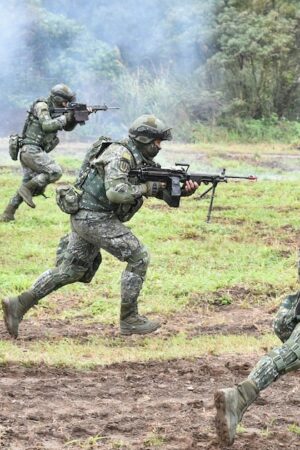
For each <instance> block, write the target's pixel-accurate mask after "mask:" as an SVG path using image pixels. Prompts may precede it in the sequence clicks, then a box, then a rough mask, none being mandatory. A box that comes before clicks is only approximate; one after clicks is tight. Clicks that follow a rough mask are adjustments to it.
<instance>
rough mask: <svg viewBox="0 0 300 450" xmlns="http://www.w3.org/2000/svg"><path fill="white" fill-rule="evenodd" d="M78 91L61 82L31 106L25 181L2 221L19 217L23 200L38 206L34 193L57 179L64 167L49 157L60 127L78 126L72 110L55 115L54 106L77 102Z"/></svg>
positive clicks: (22, 156)
mask: <svg viewBox="0 0 300 450" xmlns="http://www.w3.org/2000/svg"><path fill="white" fill-rule="evenodd" d="M74 99H75V94H74V93H73V92H72V91H71V89H70V88H69V87H68V86H66V85H65V84H57V85H56V86H54V87H53V88H52V89H51V92H50V96H49V97H48V98H39V99H37V100H36V101H35V102H34V103H33V104H32V106H31V108H30V111H29V112H28V116H27V119H26V122H25V125H24V129H23V133H22V146H21V149H20V162H21V165H22V168H23V181H22V184H21V186H20V188H19V190H18V191H17V193H16V194H15V195H14V196H13V197H12V198H11V200H10V201H9V203H8V205H7V207H6V208H5V210H4V212H3V214H2V215H1V216H0V221H2V222H9V221H12V220H14V219H15V212H16V210H17V209H18V207H19V206H20V205H21V203H22V202H23V201H25V202H26V203H27V204H28V205H29V206H30V207H31V208H35V204H34V202H33V200H32V197H33V196H36V195H41V194H43V193H44V191H45V188H46V186H47V185H48V184H49V183H54V182H55V181H57V180H58V179H59V178H60V177H61V175H62V170H61V168H60V166H59V165H58V164H57V163H56V162H55V161H54V160H53V158H51V157H50V156H49V152H51V150H53V149H54V148H55V147H56V145H57V144H58V142H59V139H58V137H57V132H58V131H59V130H65V131H71V130H73V129H74V127H75V126H76V121H75V120H74V116H73V114H72V113H67V114H64V115H60V116H58V117H53V113H51V108H61V107H65V106H67V103H68V102H70V101H74Z"/></svg>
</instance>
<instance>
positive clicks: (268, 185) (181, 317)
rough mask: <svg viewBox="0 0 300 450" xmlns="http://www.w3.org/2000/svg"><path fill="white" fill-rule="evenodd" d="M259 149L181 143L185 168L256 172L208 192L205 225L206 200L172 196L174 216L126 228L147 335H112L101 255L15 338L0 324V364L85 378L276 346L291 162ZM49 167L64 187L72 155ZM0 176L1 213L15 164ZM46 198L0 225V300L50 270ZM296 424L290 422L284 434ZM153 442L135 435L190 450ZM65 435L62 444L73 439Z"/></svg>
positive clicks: (111, 273) (289, 226)
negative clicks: (58, 170) (141, 252)
mask: <svg viewBox="0 0 300 450" xmlns="http://www.w3.org/2000/svg"><path fill="white" fill-rule="evenodd" d="M263 149H264V147H263V146H261V147H259V146H258V147H256V148H254V149H252V152H251V148H249V147H248V146H243V147H239V148H238V149H237V148H236V147H230V149H228V148H227V151H226V152H225V153H222V152H221V151H220V149H219V148H218V146H216V147H214V148H213V147H206V148H202V149H201V151H197V149H196V148H195V147H194V146H191V147H188V148H186V147H185V148H184V156H185V160H189V161H191V163H192V164H191V170H192V171H196V170H198V171H204V170H201V167H203V168H204V169H205V171H210V172H215V171H216V170H219V169H220V168H222V167H227V168H228V172H229V171H230V173H232V174H240V175H249V174H251V173H256V174H257V175H258V176H259V179H258V181H257V182H256V183H252V182H247V181H241V182H231V183H228V184H225V183H223V184H220V185H219V186H218V189H217V195H216V198H215V206H214V210H213V215H212V222H211V223H206V214H207V208H208V204H209V200H208V199H204V200H201V201H199V200H197V195H198V194H197V193H196V194H195V196H194V197H190V198H187V199H182V203H181V206H180V208H178V209H175V208H174V209H173V208H169V207H168V206H167V205H165V204H163V203H161V202H159V201H158V200H146V201H145V205H144V207H143V209H142V210H141V211H140V212H139V213H138V214H137V215H136V217H135V218H134V219H133V220H132V221H131V222H130V223H129V224H128V226H129V227H130V228H131V229H132V231H133V232H134V233H135V234H136V235H137V237H138V238H139V239H140V240H141V241H142V242H143V243H144V244H145V245H147V247H148V248H149V250H150V253H151V264H150V267H149V272H148V275H147V279H146V282H145V285H144V288H143V291H142V295H141V298H140V312H141V313H142V314H145V315H147V316H149V317H155V318H158V319H159V320H160V321H161V322H162V328H161V329H160V331H159V332H157V333H155V334H154V335H153V336H148V337H130V338H122V337H120V336H119V334H118V315H119V303H120V300H119V297H120V293H119V290H120V286H119V281H120V275H121V272H122V270H123V268H124V264H123V263H121V262H119V261H117V260H115V259H114V258H112V257H111V256H110V255H108V254H106V253H103V262H102V265H101V267H100V269H99V271H98V273H97V275H96V276H95V278H94V280H93V281H92V282H91V283H90V284H89V285H84V284H81V283H77V284H73V285H70V286H66V287H64V288H62V289H60V290H59V291H57V292H55V293H53V294H51V295H50V296H48V297H47V298H46V299H44V300H42V301H41V302H40V304H39V305H38V307H36V308H34V309H33V310H32V311H31V312H30V313H29V314H28V316H26V318H25V320H24V321H23V322H22V324H21V326H20V339H18V340H11V339H9V338H8V336H7V334H6V332H5V330H4V327H3V325H2V326H1V329H0V338H1V340H0V366H3V367H6V366H10V365H11V364H14V365H15V364H17V365H18V366H19V367H20V366H21V367H24V368H27V369H28V370H29V368H30V367H37V366H43V367H44V366H46V367H49V368H50V367H52V368H68V369H69V370H80V371H82V370H83V371H86V369H89V370H91V369H93V370H95V369H97V368H99V367H100V366H105V367H108V366H110V365H113V364H116V363H132V362H135V363H142V362H151V361H152V362H153V363H154V362H156V363H159V362H160V361H162V362H163V361H170V360H172V359H174V360H177V359H180V360H186V361H191V360H194V359H195V358H201V357H203V358H204V357H207V356H211V357H212V358H214V357H216V358H222V357H223V355H224V358H227V357H228V355H231V356H230V358H233V359H237V358H239V355H251V356H250V359H252V360H253V359H255V358H257V357H258V355H259V354H262V353H263V352H264V351H266V350H267V349H269V348H271V347H272V346H274V345H276V344H278V342H279V341H278V339H277V338H276V337H275V336H274V335H273V333H272V329H271V319H272V314H273V313H274V311H275V310H276V308H277V306H278V304H279V303H280V301H281V300H282V299H283V298H284V296H285V295H286V294H287V293H290V292H292V291H295V290H297V289H298V281H297V254H298V246H299V237H300V226H299V216H298V214H299V211H300V189H299V182H298V176H299V170H298V165H299V164H298V163H299V158H298V153H297V151H296V150H295V149H290V148H284V147H282V148H279V147H278V148H275V149H273V152H270V151H269V148H267V149H266V151H265V152H264V150H263ZM181 152H182V148H181V147H179V146H174V147H173V148H172V151H169V150H166V151H165V152H164V154H163V157H162V161H163V163H164V164H165V165H166V164H168V163H173V162H174V160H175V159H177V160H180V159H179V158H180V155H181ZM285 154H286V155H287V156H286V157H284V155H285ZM57 159H58V160H59V161H60V163H61V164H62V166H63V167H64V169H65V175H64V177H63V180H62V181H72V180H73V179H74V170H76V168H77V167H78V165H79V159H80V158H79V156H78V157H76V158H75V161H74V159H72V158H71V156H70V155H69V154H57ZM181 161H182V159H181ZM0 179H1V187H2V191H1V192H2V196H1V202H0V206H1V208H3V207H4V206H5V204H6V201H7V199H8V198H9V197H10V196H11V195H12V194H13V193H14V191H15V190H16V187H17V185H18V184H19V181H20V173H19V171H18V168H17V165H13V166H11V165H10V164H4V167H2V169H1V172H0ZM203 189H204V188H203V187H201V188H200V189H199V193H200V192H201V191H202V190H203ZM47 196H48V197H49V198H47V199H45V198H42V197H41V198H37V200H36V203H37V208H36V209H35V210H31V209H30V208H28V207H26V206H24V205H22V206H21V207H20V209H19V211H18V212H17V215H16V218H17V220H16V222H15V223H0V236H1V238H0V246H1V251H0V258H1V268H2V270H1V273H0V286H1V297H3V296H6V295H11V294H17V293H19V292H21V291H23V290H25V289H27V288H29V287H30V286H31V284H32V283H33V282H34V281H35V279H36V278H37V276H38V275H40V274H41V273H42V272H43V271H45V270H47V269H48V268H50V267H53V265H54V264H55V252H56V247H57V244H58V242H59V239H60V237H61V236H63V235H64V234H66V233H68V231H69V217H68V216H67V215H65V214H63V213H61V212H60V210H59V209H58V207H57V206H56V204H55V190H54V186H50V187H49V188H48V189H47ZM251 327H252V328H251ZM242 358H243V356H242ZM27 369H26V370H27ZM97 370H98V369H97ZM298 425H299V424H298ZM298 425H297V424H296V423H294V422H293V423H292V424H291V426H292V427H294V428H293V429H296V428H295V427H297V426H298ZM289 433H290V434H291V435H292V431H290V432H289ZM294 434H295V433H294ZM95 436H96V435H95ZM95 436H94V438H95V441H94V443H93V442H92V440H91V439H92V438H91V434H89V433H87V434H85V440H84V439H83V440H80V441H78V442H79V443H80V445H86V447H84V446H80V445H79V443H78V442H77V443H75V444H74V445H73V444H70V445H69V448H98V447H97V446H96V445H99V446H100V444H99V442H100V441H101V439H100V438H99V439H98V440H97V439H96V437H95ZM155 436H156V435H155V434H154V438H153V442H156V443H155V444H153V445H152V444H151V445H150V444H149V442H148V441H147V439H148V438H147V439H146V438H145V442H146V441H147V442H148V444H147V445H148V447H149V448H150V447H151V448H178V450H181V448H182V449H183V448H194V447H188V446H187V447H180V445H179V444H178V445H179V446H178V447H176V446H175V447H168V446H167V444H165V443H164V440H162V441H161V443H160V441H159V439H158V437H157V436H156V437H155ZM68 437H69V438H70V439H69V441H68V439H67V438H66V437H64V442H67V441H68V442H71V441H72V439H71V438H73V437H74V436H73V435H72V433H71V434H70V435H68ZM156 438H157V439H158V440H157V439H156ZM88 439H90V441H88ZM149 439H150V437H149ZM149 439H148V440H149ZM150 441H151V439H150ZM84 442H85V443H86V444H84ZM97 442H98V444H97ZM101 442H102V441H101ZM143 442H144V441H143ZM82 443H83V444H82ZM127 444H128V442H127ZM127 444H124V446H123V447H122V446H121V447H113V446H112V444H111V443H110V444H109V445H111V446H109V445H108V444H107V446H105V445H104V444H103V442H102V444H101V445H102V447H101V448H126V449H127V448H148V447H147V445H146V444H145V445H144V444H143V446H141V447H138V446H136V447H135V446H134V445H133V444H132V443H131V445H132V447H130V445H129V444H128V446H126V445H127ZM72 445H73V447H72ZM93 445H94V447H93ZM103 445H104V446H103ZM122 445H123V444H122ZM74 446H75V447H74ZM16 448H17V447H16ZM21 448H23V447H21ZM24 448H25V447H24ZM32 448H33V447H32ZM41 448H50V447H47V446H45V447H41ZM53 448H56V447H53ZM57 448H59V447H57ZM195 448H196V447H195ZM201 448H202V447H201ZM203 448H217V447H203ZM237 448H239V447H237ZM241 448H243V447H241ZM247 448H248V447H247ZM249 448H252V447H249ZM256 448H257V447H256ZM261 448H267V447H263V446H262V447H261ZM274 448H275V447H274ZM290 448H294V447H292V446H291V447H290ZM295 448H296V447H295Z"/></svg>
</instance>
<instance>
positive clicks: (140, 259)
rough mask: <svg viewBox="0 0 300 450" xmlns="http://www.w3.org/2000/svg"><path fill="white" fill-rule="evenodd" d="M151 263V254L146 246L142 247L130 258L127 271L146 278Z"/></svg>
mask: <svg viewBox="0 0 300 450" xmlns="http://www.w3.org/2000/svg"><path fill="white" fill-rule="evenodd" d="M149 263H150V255H149V252H148V250H147V248H146V247H145V246H141V247H139V248H138V249H137V250H136V251H135V252H133V253H132V254H131V256H130V258H129V259H128V260H127V267H126V270H127V271H128V272H132V273H136V274H137V275H139V276H141V277H142V278H144V277H145V275H146V272H147V268H148V266H149Z"/></svg>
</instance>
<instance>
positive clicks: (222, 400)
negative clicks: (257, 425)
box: [215, 380, 259, 446]
mask: <svg viewBox="0 0 300 450" xmlns="http://www.w3.org/2000/svg"><path fill="white" fill-rule="evenodd" d="M258 393H259V390H258V388H257V386H256V384H255V383H254V382H253V381H250V380H245V381H243V382H242V383H240V384H238V385H237V386H236V387H234V388H228V389H220V390H219V391H217V392H216V393H215V407H216V410H217V414H216V417H215V424H216V431H217V435H218V438H219V441H220V443H221V444H223V445H227V446H229V445H232V444H233V442H234V438H235V433H236V427H237V425H238V423H239V422H240V421H241V420H242V417H243V415H244V413H245V411H246V410H247V408H248V407H249V406H250V405H251V403H253V402H254V400H255V399H256V398H257V396H258Z"/></svg>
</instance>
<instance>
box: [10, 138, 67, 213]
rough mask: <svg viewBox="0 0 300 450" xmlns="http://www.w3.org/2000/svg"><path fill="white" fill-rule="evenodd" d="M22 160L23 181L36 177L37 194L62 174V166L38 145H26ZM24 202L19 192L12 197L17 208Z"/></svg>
mask: <svg viewBox="0 0 300 450" xmlns="http://www.w3.org/2000/svg"><path fill="white" fill-rule="evenodd" d="M20 161H21V165H22V169H23V180H22V183H27V182H28V181H29V180H32V179H34V180H35V181H36V183H37V185H38V188H37V189H36V192H35V193H34V194H33V195H35V196H36V195H41V194H43V193H44V190H45V188H46V186H47V185H48V184H49V183H54V182H55V181H57V180H59V178H60V177H61V176H62V170H61V168H60V166H59V165H58V164H57V163H56V162H55V161H54V159H53V158H51V157H50V156H49V154H48V153H46V152H44V150H43V149H42V148H41V147H38V146H36V145H24V147H22V149H21V152H20ZM22 202H23V198H22V197H21V196H20V195H19V194H18V192H17V193H16V194H15V195H14V196H13V197H12V198H11V199H10V201H9V204H11V205H12V206H14V207H16V208H17V207H19V206H20V204H21V203H22Z"/></svg>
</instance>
